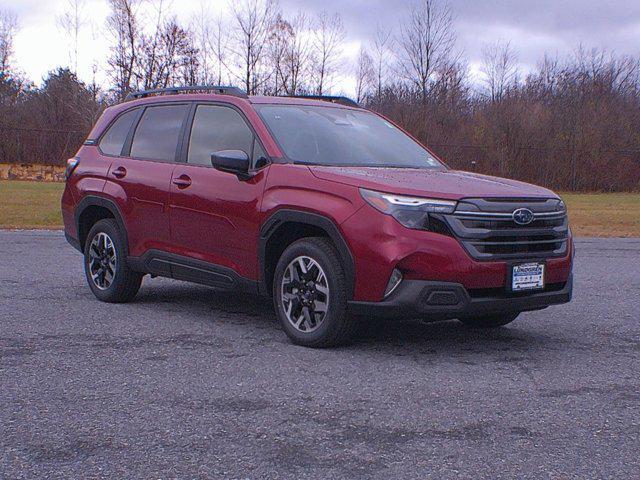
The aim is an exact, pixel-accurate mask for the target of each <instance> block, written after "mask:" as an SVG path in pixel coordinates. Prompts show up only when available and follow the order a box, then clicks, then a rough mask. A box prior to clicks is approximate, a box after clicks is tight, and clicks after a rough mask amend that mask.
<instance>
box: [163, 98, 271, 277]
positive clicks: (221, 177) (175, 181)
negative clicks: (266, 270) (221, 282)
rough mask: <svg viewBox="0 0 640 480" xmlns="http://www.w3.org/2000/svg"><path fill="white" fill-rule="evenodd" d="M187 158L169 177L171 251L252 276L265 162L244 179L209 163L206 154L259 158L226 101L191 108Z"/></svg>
mask: <svg viewBox="0 0 640 480" xmlns="http://www.w3.org/2000/svg"><path fill="white" fill-rule="evenodd" d="M185 143H186V145H187V152H186V162H183V163H179V164H176V167H175V169H174V171H173V176H172V179H171V182H172V183H171V199H170V219H171V235H172V243H173V245H174V247H175V248H176V249H177V250H176V252H175V253H178V254H181V255H186V256H189V257H192V258H195V259H198V260H203V261H206V262H209V263H213V264H216V265H219V266H222V267H227V268H231V269H233V270H234V271H235V272H236V273H237V274H239V275H240V276H242V277H245V278H251V279H256V278H257V274H258V267H257V256H258V255H257V251H258V232H259V229H260V214H259V211H260V204H259V203H260V201H261V199H262V192H263V190H264V185H265V178H266V175H267V171H268V167H266V168H263V169H261V170H259V171H257V172H255V175H253V176H252V177H251V178H250V179H248V180H242V179H239V178H238V177H237V176H236V175H234V174H231V173H225V172H221V171H219V170H216V169H214V168H213V167H212V166H211V154H212V153H213V152H217V151H220V150H242V151H244V152H245V153H247V155H249V157H250V158H252V159H254V161H255V160H256V159H259V158H260V157H264V153H262V152H263V150H262V147H261V146H260V143H259V141H258V140H257V139H256V137H255V135H254V133H253V131H252V130H251V129H250V128H249V126H248V125H247V123H246V121H245V119H244V117H243V116H242V115H241V114H240V113H239V112H238V111H237V110H236V109H235V108H232V107H230V106H223V105H213V104H202V105H198V106H197V107H196V110H195V113H194V115H193V124H192V128H191V131H190V133H189V134H188V137H187V139H186V142H185Z"/></svg>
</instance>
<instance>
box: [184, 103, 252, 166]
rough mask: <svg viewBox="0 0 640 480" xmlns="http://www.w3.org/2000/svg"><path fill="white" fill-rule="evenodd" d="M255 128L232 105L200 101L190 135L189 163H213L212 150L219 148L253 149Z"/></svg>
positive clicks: (218, 149) (249, 150)
mask: <svg viewBox="0 0 640 480" xmlns="http://www.w3.org/2000/svg"><path fill="white" fill-rule="evenodd" d="M253 141H254V138H253V132H252V131H251V129H249V127H248V126H247V124H246V123H245V121H244V119H243V118H242V116H241V115H240V114H239V113H238V112H236V111H235V110H234V109H233V108H229V107H222V106H218V105H199V106H198V108H197V109H196V114H195V117H194V119H193V128H192V129H191V137H190V138H189V153H188V155H187V163H191V164H195V165H211V154H212V153H214V152H218V151H220V150H242V151H243V152H245V153H246V154H247V155H248V156H249V158H251V155H252V153H253Z"/></svg>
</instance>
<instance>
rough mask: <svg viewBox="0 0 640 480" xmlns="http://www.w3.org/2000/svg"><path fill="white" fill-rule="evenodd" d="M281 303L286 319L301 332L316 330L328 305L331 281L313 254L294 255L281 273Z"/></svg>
mask: <svg viewBox="0 0 640 480" xmlns="http://www.w3.org/2000/svg"><path fill="white" fill-rule="evenodd" d="M280 290H281V303H282V308H283V310H284V313H285V315H286V317H287V320H288V321H289V323H291V325H293V327H294V328H295V329H297V330H299V331H301V332H304V333H309V332H312V331H314V330H316V329H317V328H318V327H320V325H321V324H322V322H323V321H324V319H325V317H326V315H327V309H328V308H329V283H328V281H327V276H326V275H325V273H324V270H322V267H321V266H320V265H319V264H318V262H316V261H315V260H314V259H313V258H311V257H308V256H299V257H296V258H294V259H293V260H292V261H291V262H290V263H289V265H287V268H286V269H285V271H284V275H283V277H282V284H281V287H280Z"/></svg>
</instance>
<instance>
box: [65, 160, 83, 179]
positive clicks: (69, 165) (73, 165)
mask: <svg viewBox="0 0 640 480" xmlns="http://www.w3.org/2000/svg"><path fill="white" fill-rule="evenodd" d="M79 163H80V159H78V158H75V157H74V158H70V159H69V160H67V168H66V169H65V171H64V178H65V179H69V177H70V176H71V174H72V173H73V171H74V170H75V169H76V167H77V166H78V164H79Z"/></svg>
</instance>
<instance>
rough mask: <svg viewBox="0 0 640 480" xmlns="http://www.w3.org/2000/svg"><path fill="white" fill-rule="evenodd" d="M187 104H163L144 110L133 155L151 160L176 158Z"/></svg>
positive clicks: (135, 139) (134, 137) (132, 150)
mask: <svg viewBox="0 0 640 480" xmlns="http://www.w3.org/2000/svg"><path fill="white" fill-rule="evenodd" d="M187 109H188V106H187V105H162V106H158V107H149V108H147V109H146V110H145V111H144V114H143V115H142V118H141V119H140V123H139V124H138V128H136V133H135V135H134V136H133V143H132V144H131V156H132V157H136V158H148V159H150V160H163V161H167V162H171V161H173V160H175V156H176V148H177V146H178V137H179V136H180V129H181V128H182V121H183V120H184V117H185V115H186V113H187Z"/></svg>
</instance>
